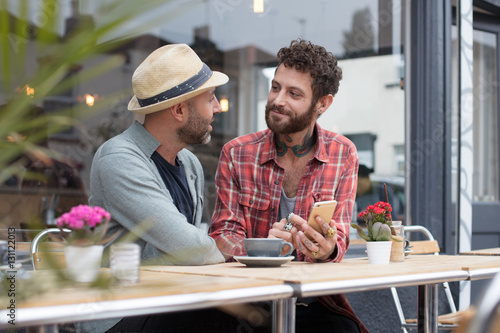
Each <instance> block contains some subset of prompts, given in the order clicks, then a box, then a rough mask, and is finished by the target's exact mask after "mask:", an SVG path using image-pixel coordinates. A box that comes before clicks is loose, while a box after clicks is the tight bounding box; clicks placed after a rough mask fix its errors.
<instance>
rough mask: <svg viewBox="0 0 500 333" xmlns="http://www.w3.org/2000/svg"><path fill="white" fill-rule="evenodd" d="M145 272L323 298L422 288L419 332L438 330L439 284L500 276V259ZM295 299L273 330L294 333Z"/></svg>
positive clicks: (283, 304)
mask: <svg viewBox="0 0 500 333" xmlns="http://www.w3.org/2000/svg"><path fill="white" fill-rule="evenodd" d="M144 269H146V270H155V271H163V272H177V273H184V274H194V275H198V274H202V275H205V276H225V277H252V278H256V279H262V280H270V281H283V282H285V283H287V284H290V285H293V286H294V289H295V290H296V292H295V294H294V296H295V297H310V296H322V295H329V294H336V293H348V292H358V291H366V290H376V289H384V288H390V287H403V286H418V289H419V291H418V331H419V332H437V317H438V306H437V305H438V304H437V294H438V289H437V284H439V283H441V282H445V281H447V282H454V281H466V280H470V279H472V278H474V279H486V278H492V277H493V276H494V275H495V273H497V272H500V257H493V256H466V255H460V256H458V255H456V256H453V255H451V256H450V255H410V256H408V257H406V260H405V261H404V262H394V263H390V264H389V265H371V264H369V263H368V258H353V259H345V260H343V261H342V262H341V263H336V264H332V263H308V262H290V263H288V264H285V265H283V266H281V267H275V268H250V267H246V266H245V265H243V264H240V263H237V262H235V263H226V264H219V265H213V266H205V267H201V266H151V267H145V268H144ZM295 297H294V298H291V299H281V300H275V301H274V302H275V303H277V304H278V306H275V307H274V308H277V309H288V311H286V312H283V313H282V316H280V313H279V312H276V313H274V314H273V316H274V329H275V332H279V331H280V329H281V328H283V327H285V328H287V329H288V330H287V332H293V331H294V327H295V326H294V323H295V313H294V311H293V309H294V302H295Z"/></svg>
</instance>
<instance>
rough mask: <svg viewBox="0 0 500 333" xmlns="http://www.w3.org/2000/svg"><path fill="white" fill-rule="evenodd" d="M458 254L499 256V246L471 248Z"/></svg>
mask: <svg viewBox="0 0 500 333" xmlns="http://www.w3.org/2000/svg"><path fill="white" fill-rule="evenodd" d="M460 254H464V255H474V256H500V247H495V248H491V249H481V250H472V251H467V252H462V253H460Z"/></svg>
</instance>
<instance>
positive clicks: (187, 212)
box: [151, 151, 193, 224]
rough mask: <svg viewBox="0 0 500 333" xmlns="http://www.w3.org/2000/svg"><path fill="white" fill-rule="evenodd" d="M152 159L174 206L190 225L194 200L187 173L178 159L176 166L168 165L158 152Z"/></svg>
mask: <svg viewBox="0 0 500 333" xmlns="http://www.w3.org/2000/svg"><path fill="white" fill-rule="evenodd" d="M151 159H152V160H153V162H155V164H156V167H157V168H158V171H159V172H160V175H161V178H162V179H163V182H164V183H165V186H166V187H167V189H168V190H169V192H170V195H171V196H172V199H173V200H174V205H175V206H176V207H177V209H179V212H180V213H181V214H182V215H184V216H185V217H186V219H187V220H188V222H189V223H191V224H192V223H193V200H192V199H191V194H190V193H189V187H188V184H187V181H186V173H185V171H184V166H183V165H182V163H181V162H180V161H179V160H178V159H177V158H176V159H175V161H176V164H178V165H179V166H176V165H172V164H170V163H168V162H167V161H166V160H165V159H164V158H163V157H162V156H161V155H160V154H159V153H158V152H156V151H155V152H154V153H153V155H151Z"/></svg>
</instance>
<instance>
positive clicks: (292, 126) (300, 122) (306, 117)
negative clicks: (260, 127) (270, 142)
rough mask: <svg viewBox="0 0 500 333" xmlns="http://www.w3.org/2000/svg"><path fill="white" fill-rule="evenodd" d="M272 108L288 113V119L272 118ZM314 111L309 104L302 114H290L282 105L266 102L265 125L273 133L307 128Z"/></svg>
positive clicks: (291, 131) (286, 132)
mask: <svg viewBox="0 0 500 333" xmlns="http://www.w3.org/2000/svg"><path fill="white" fill-rule="evenodd" d="M272 110H277V111H278V112H280V113H282V114H285V115H288V116H289V119H288V120H286V119H280V120H276V118H274V117H273V115H272V114H271V111H272ZM315 113H316V112H315V111H314V106H313V105H311V106H310V107H309V109H308V110H307V111H306V112H305V113H304V114H300V115H295V116H291V113H290V112H289V111H286V110H285V109H284V108H283V107H277V106H275V105H274V104H269V103H268V104H267V105H266V124H267V127H268V128H269V129H270V130H271V131H273V132H274V133H278V134H291V133H297V132H300V131H302V130H304V129H306V128H308V127H309V126H310V125H311V123H312V120H313V119H314V114H315Z"/></svg>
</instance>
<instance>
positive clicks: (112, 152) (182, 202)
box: [77, 44, 238, 332]
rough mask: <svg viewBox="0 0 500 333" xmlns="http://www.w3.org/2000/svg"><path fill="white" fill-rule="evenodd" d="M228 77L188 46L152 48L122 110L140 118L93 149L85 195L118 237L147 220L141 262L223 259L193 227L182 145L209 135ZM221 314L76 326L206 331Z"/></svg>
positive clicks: (198, 180) (196, 181) (193, 191)
mask: <svg viewBox="0 0 500 333" xmlns="http://www.w3.org/2000/svg"><path fill="white" fill-rule="evenodd" d="M227 81H228V77H227V75H225V74H223V73H220V72H216V71H212V70H210V68H209V67H208V66H207V65H206V64H204V63H203V62H202V61H201V60H200V58H199V57H198V56H197V55H196V53H195V52H194V51H193V50H192V49H191V48H190V47H189V46H187V45H184V44H174V45H167V46H163V47H161V48H159V49H157V50H155V51H154V52H153V53H151V54H150V55H149V56H148V57H147V58H146V59H145V60H144V62H142V64H140V65H139V67H138V68H137V69H136V70H135V72H134V74H133V76H132V87H133V90H134V94H135V95H134V96H133V97H132V99H131V100H130V103H129V104H128V109H129V110H130V111H132V112H135V113H137V114H144V115H145V119H144V124H140V123H139V122H137V121H136V122H134V123H133V124H132V125H131V126H130V128H128V129H127V130H126V131H125V132H123V133H122V134H120V135H118V136H116V137H114V138H112V139H110V140H108V141H107V142H105V143H104V144H103V145H102V146H101V147H100V148H99V150H98V151H97V152H96V154H95V156H94V161H93V164H92V170H91V180H90V191H91V196H90V198H89V202H90V204H91V205H92V206H101V207H103V208H104V209H105V210H107V211H108V212H110V213H111V218H112V221H111V223H110V228H109V231H108V233H109V234H113V233H115V232H116V231H117V230H119V231H120V232H121V236H124V235H125V234H127V233H128V232H129V231H131V230H133V229H134V228H135V227H136V226H137V225H138V224H139V223H141V222H142V221H146V220H148V221H152V225H151V227H150V228H148V229H147V230H145V231H144V232H142V233H141V234H140V235H139V238H138V240H137V241H136V242H137V243H138V244H139V245H140V246H141V249H142V264H148V263H154V264H160V265H205V264H215V263H220V262H223V261H224V257H223V256H222V254H221V253H220V252H219V250H218V249H217V246H216V245H215V242H214V240H213V239H212V238H210V237H209V236H208V235H207V234H206V232H204V231H202V230H201V229H199V226H200V223H201V217H202V211H203V189H204V176H203V169H202V166H201V163H200V162H199V160H198V159H197V158H196V157H195V155H194V154H193V153H191V152H190V151H189V150H187V149H185V147H186V146H187V145H189V144H206V143H208V142H209V141H210V132H211V130H212V126H211V125H210V124H211V123H212V122H213V120H214V115H215V114H216V113H219V112H221V107H220V104H219V102H218V100H217V98H216V96H215V88H216V87H217V86H220V85H223V84H225V83H227ZM119 239H120V237H118V238H117V240H119ZM224 316H227V315H225V314H223V313H220V312H217V310H202V311H198V312H197V314H193V313H191V312H190V313H189V314H187V315H185V316H184V315H183V313H172V314H161V315H154V316H140V317H127V318H123V319H121V320H120V319H112V320H101V321H93V322H82V323H79V324H78V325H77V327H78V328H79V329H80V330H82V331H87V332H104V331H108V332H130V331H132V332H148V331H161V332H168V327H174V326H177V327H179V325H183V320H184V321H185V322H187V324H189V326H181V327H186V329H191V330H192V329H196V327H197V326H196V325H197V324H198V322H200V325H201V324H202V325H203V330H204V331H205V332H206V329H205V327H207V322H206V321H207V320H211V321H214V322H216V323H217V325H219V326H218V327H217V330H215V331H220V327H221V326H220V325H224V323H225V322H226V319H229V321H231V320H232V319H233V318H226V317H224ZM228 317H229V316H228ZM183 318H184V319H183ZM207 318H208V319H207ZM234 321H236V320H234ZM178 322H180V324H179V325H177V324H178ZM236 324H238V323H236ZM228 325H229V324H228Z"/></svg>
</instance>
